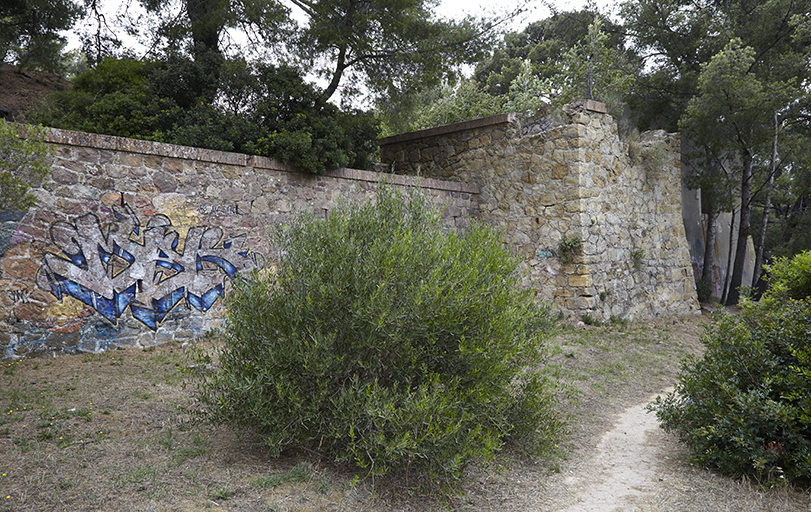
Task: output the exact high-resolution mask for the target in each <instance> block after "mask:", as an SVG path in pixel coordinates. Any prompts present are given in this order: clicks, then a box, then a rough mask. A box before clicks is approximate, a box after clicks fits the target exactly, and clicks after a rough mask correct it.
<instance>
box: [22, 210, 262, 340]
mask: <svg viewBox="0 0 811 512" xmlns="http://www.w3.org/2000/svg"><path fill="white" fill-rule="evenodd" d="M113 212H114V215H115V219H116V225H115V226H107V227H106V229H102V227H101V223H100V221H99V219H98V217H96V215H95V214H92V213H90V214H87V215H83V216H81V217H78V218H77V219H76V220H75V221H74V222H73V223H69V222H65V221H56V222H54V223H53V224H52V225H51V228H50V235H51V241H52V242H53V243H54V245H56V246H57V247H58V248H59V249H60V251H61V254H56V253H47V254H46V255H45V258H44V261H43V263H42V265H41V267H40V269H39V272H38V274H37V284H38V285H39V286H40V287H41V288H42V289H44V290H47V291H49V292H50V293H51V294H53V295H54V296H55V297H56V298H57V299H60V300H61V299H62V298H63V297H64V296H65V295H68V296H70V297H73V298H75V299H77V300H79V301H81V302H83V303H84V304H86V305H88V306H90V307H92V308H93V309H94V310H96V311H97V312H98V313H100V314H101V315H102V316H104V317H105V318H106V319H108V320H109V321H111V322H113V323H116V322H117V321H118V318H120V317H121V316H122V315H123V314H124V313H125V312H126V310H127V309H129V310H130V314H131V315H132V317H133V318H135V319H137V320H138V321H140V322H141V323H143V324H144V325H146V326H147V327H149V328H150V329H152V330H156V329H157V328H158V326H159V325H160V324H161V322H163V321H164V320H165V319H166V317H167V316H168V315H169V313H171V312H172V311H173V310H175V309H176V308H181V307H185V308H186V309H191V308H194V309H196V310H198V311H202V312H205V311H208V310H209V309H210V308H211V307H212V306H213V305H214V304H215V303H216V301H217V299H218V298H220V297H222V296H223V295H224V293H225V280H226V279H234V278H235V277H236V276H237V275H238V274H239V273H240V272H243V271H245V270H249V269H251V268H254V267H256V266H258V263H259V259H258V258H259V255H258V254H256V253H253V252H251V251H249V250H247V249H246V248H243V245H244V244H245V241H246V236H245V235H239V236H233V237H228V238H225V237H224V236H223V231H222V229H221V228H220V227H217V226H194V227H192V228H190V229H189V231H188V234H187V235H186V239H185V243H184V244H183V249H182V251H178V250H177V248H178V246H179V242H180V240H179V235H178V233H177V231H174V230H172V229H171V228H172V221H171V220H170V219H169V218H168V217H167V216H165V215H162V214H156V215H154V216H152V218H150V219H149V221H148V222H147V224H146V227H145V228H144V227H142V225H141V222H140V220H139V219H138V217H137V216H136V215H135V213H134V212H133V211H132V209H131V208H130V206H129V205H127V204H124V205H123V208H118V207H114V208H113ZM113 228H115V229H113Z"/></svg>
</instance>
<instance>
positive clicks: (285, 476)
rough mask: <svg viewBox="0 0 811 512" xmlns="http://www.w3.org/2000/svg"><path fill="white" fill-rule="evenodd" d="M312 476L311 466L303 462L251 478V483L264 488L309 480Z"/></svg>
mask: <svg viewBox="0 0 811 512" xmlns="http://www.w3.org/2000/svg"><path fill="white" fill-rule="evenodd" d="M311 478H312V471H311V470H310V466H309V465H308V464H307V463H305V462H301V463H299V464H297V465H296V466H295V467H293V468H291V469H289V470H287V471H283V472H281V473H276V474H273V475H264V476H258V477H256V478H253V479H251V485H253V486H255V487H262V488H266V489H267V488H275V487H280V486H282V485H285V484H289V483H293V482H308V481H310V479H311Z"/></svg>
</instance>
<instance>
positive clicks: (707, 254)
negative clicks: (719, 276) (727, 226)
mask: <svg viewBox="0 0 811 512" xmlns="http://www.w3.org/2000/svg"><path fill="white" fill-rule="evenodd" d="M718 213H719V212H718V209H717V208H716V207H715V205H714V204H711V205H710V211H709V213H708V214H707V234H706V235H705V236H704V266H703V269H702V271H701V280H702V281H704V282H706V283H707V284H709V285H712V270H713V266H715V262H714V261H713V259H714V258H713V256H714V253H715V236H716V226H717V225H718Z"/></svg>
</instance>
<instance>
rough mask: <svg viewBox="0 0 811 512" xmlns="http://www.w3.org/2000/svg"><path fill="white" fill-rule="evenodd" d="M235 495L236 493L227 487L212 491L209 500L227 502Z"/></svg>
mask: <svg viewBox="0 0 811 512" xmlns="http://www.w3.org/2000/svg"><path fill="white" fill-rule="evenodd" d="M234 494H236V491H234V490H233V489H231V488H230V487H228V486H227V485H226V486H225V487H218V488H216V489H212V490H211V491H209V493H208V499H210V500H227V499H229V498H231V497H232V496H233V495H234Z"/></svg>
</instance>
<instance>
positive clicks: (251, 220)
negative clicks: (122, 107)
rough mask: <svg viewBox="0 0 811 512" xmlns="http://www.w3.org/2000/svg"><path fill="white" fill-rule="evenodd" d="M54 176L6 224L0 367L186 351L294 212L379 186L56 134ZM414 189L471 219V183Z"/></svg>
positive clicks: (266, 162)
mask: <svg viewBox="0 0 811 512" xmlns="http://www.w3.org/2000/svg"><path fill="white" fill-rule="evenodd" d="M50 141H51V142H52V143H53V144H54V145H55V146H56V159H55V162H54V165H53V167H52V172H51V177H50V179H49V181H48V182H47V183H45V184H44V185H43V187H42V188H40V189H37V190H35V193H36V194H37V196H38V203H37V206H36V207H34V208H32V209H31V210H29V211H28V212H8V211H6V212H0V357H6V358H7V357H17V356H20V355H24V354H27V353H30V352H32V351H42V350H53V351H61V350H71V351H77V350H78V351H99V350H104V349H106V348H108V347H114V346H145V345H152V344H157V343H162V342H165V341H168V340H185V339H188V338H191V337H193V336H195V335H196V334H197V333H198V332H200V331H204V330H207V329H210V328H212V327H216V326H217V325H219V323H220V322H221V320H222V314H223V309H222V307H221V305H222V297H223V295H224V294H225V293H226V291H227V289H228V286H229V283H230V280H231V279H232V278H233V277H235V276H236V275H237V274H239V273H241V272H244V271H247V270H250V269H253V268H257V267H260V266H262V264H263V261H264V259H265V256H266V255H267V254H268V251H269V249H270V247H269V246H268V242H267V237H266V234H267V230H268V228H269V227H270V226H272V225H274V224H277V223H281V222H284V221H285V219H286V218H287V216H288V215H289V212H290V211H291V210H292V209H294V208H297V209H308V210H313V211H315V212H316V213H317V214H319V215H326V214H328V212H329V210H330V209H332V208H333V207H334V206H335V204H336V201H338V200H339V198H348V199H354V198H368V197H370V196H372V195H373V194H374V190H375V188H376V185H377V182H378V181H379V180H380V178H381V176H382V175H381V174H378V173H374V172H367V171H359V170H353V169H338V170H336V171H333V172H331V173H328V174H327V175H325V176H314V175H310V174H302V173H298V172H296V171H295V170H294V169H292V168H290V167H287V166H285V165H282V164H280V163H279V162H276V161H274V160H271V159H267V158H262V157H250V156H246V155H241V154H234V153H224V152H219V151H211V150H202V149H195V148H188V147H181V146H173V145H168V144H159V143H152V142H145V141H137V140H131V139H123V138H118V137H110V136H103V135H93V134H86V133H77V132H68V131H61V130H52V132H51V137H50ZM386 179H387V181H388V182H389V183H391V184H392V185H394V186H398V187H406V186H411V185H413V184H414V183H415V181H419V182H420V184H421V186H422V187H423V188H425V189H426V190H427V191H428V193H429V194H430V195H431V196H432V198H433V200H434V201H435V202H436V203H437V204H441V205H444V206H446V209H445V219H446V222H448V223H449V224H452V225H461V226H464V225H465V223H466V222H467V220H468V218H469V216H475V215H476V208H477V201H476V200H475V194H476V193H477V192H478V189H477V187H476V186H475V185H469V184H465V183H459V182H453V183H449V182H441V181H437V180H432V179H421V180H415V179H414V178H410V177H403V176H387V178H386Z"/></svg>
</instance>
